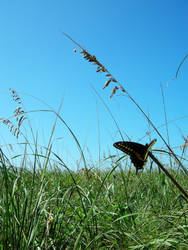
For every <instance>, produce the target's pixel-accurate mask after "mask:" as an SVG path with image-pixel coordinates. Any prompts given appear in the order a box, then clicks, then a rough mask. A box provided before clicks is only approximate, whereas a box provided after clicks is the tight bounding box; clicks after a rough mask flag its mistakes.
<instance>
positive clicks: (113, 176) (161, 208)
mask: <svg viewBox="0 0 188 250" xmlns="http://www.w3.org/2000/svg"><path fill="white" fill-rule="evenodd" d="M66 36H67V37H68V38H69V39H71V38H70V37H69V36H68V35H66ZM71 40H72V39H71ZM72 41H73V42H74V43H76V42H75V41H74V40H72ZM76 45H77V46H78V47H79V48H80V49H81V54H82V55H83V56H84V58H85V59H86V60H87V61H89V62H92V63H93V64H95V65H97V72H101V73H105V76H106V77H107V81H106V83H105V86H104V88H106V87H108V85H109V84H112V83H113V84H115V87H114V88H113V91H112V94H111V98H112V97H113V96H114V95H115V94H116V92H117V91H122V92H123V93H124V94H126V96H128V97H129V99H130V100H131V101H132V102H134V104H135V105H136V106H137V108H138V109H139V110H140V111H141V112H142V114H143V115H144V116H145V118H146V120H147V122H148V123H149V124H150V125H151V126H152V128H153V129H154V131H155V132H156V133H157V134H158V135H159V137H160V138H161V139H162V140H163V142H164V143H165V145H166V147H167V150H165V151H164V150H163V151H160V150H158V152H161V153H164V152H165V153H167V154H169V156H171V157H173V158H174V160H172V159H173V158H171V162H170V163H172V162H173V163H174V162H176V165H175V166H174V167H173V168H172V167H168V171H167V170H166V168H164V166H163V165H162V164H161V163H160V162H159V161H158V160H157V159H156V158H155V157H154V156H153V154H152V153H151V152H149V153H148V155H149V156H150V158H151V159H152V160H153V161H154V162H155V163H156V164H157V166H158V167H159V168H158V169H156V168H155V169H152V162H150V164H151V165H150V168H149V166H147V168H146V170H145V171H144V172H141V173H138V174H137V175H136V173H135V171H134V170H132V168H131V169H130V165H129V162H128V161H127V160H125V159H124V157H121V158H120V157H119V156H112V155H109V158H108V159H111V164H110V167H109V168H108V169H102V170H101V169H98V168H97V167H96V166H92V167H88V164H87V161H86V159H85V156H84V153H83V150H82V148H81V146H80V143H79V141H78V140H77V138H76V136H75V135H74V132H73V131H72V130H71V128H70V127H69V126H68V124H67V123H66V122H65V121H64V120H63V119H62V117H61V116H60V109H61V105H60V108H59V111H58V112H55V111H54V110H51V109H48V110H38V111H30V112H51V113H53V114H55V117H56V119H55V122H54V126H53V128H52V131H51V135H50V138H49V142H48V144H47V146H46V148H44V147H43V151H41V147H40V146H39V145H38V142H37V139H36V138H34V136H33V141H34V146H33V145H32V144H31V143H29V141H28V139H27V137H26V136H24V134H23V133H22V125H23V123H24V124H25V122H26V121H28V122H29V120H28V118H27V112H25V111H24V109H23V105H22V101H21V99H20V98H19V96H18V94H17V93H16V91H15V90H12V89H10V92H11V95H12V98H13V101H14V102H15V103H16V104H17V105H18V107H17V108H16V109H15V111H14V113H13V116H12V117H10V118H7V119H3V118H1V119H0V121H1V122H2V123H3V124H5V125H6V126H7V127H8V129H9V130H10V132H11V133H12V134H13V135H14V136H15V137H16V138H18V137H19V136H23V137H24V138H25V141H26V144H25V145H26V146H25V150H24V152H23V155H22V158H23V159H22V161H20V162H21V163H20V166H19V167H18V166H14V165H13V164H12V163H11V161H9V159H8V158H7V157H6V155H5V154H4V153H3V151H2V150H1V149H0V185H1V189H0V249H13V250H17V249H21V250H22V249H23V250H24V249H50V250H51V249H76V250H77V249H139V250H140V249H144V250H146V249H188V202H187V199H186V197H187V195H188V194H187V192H186V190H188V181H187V169H186V168H185V167H184V166H183V165H182V162H181V159H183V158H186V156H185V148H186V147H187V139H186V138H185V148H183V151H182V155H181V157H178V156H177V155H176V154H175V153H174V152H173V150H172V149H171V148H170V146H169V145H168V143H167V142H166V141H165V140H164V138H163V137H162V135H161V134H160V133H159V131H158V130H157V128H156V127H155V125H154V124H153V123H152V121H151V120H150V119H149V117H148V116H147V115H146V114H145V112H144V111H143V110H142V108H141V107H140V106H138V104H137V103H136V101H135V100H134V99H133V98H132V97H131V95H130V94H129V93H128V92H127V91H126V90H125V89H124V88H123V86H122V85H121V84H119V83H118V81H117V80H116V79H115V78H114V77H113V76H112V75H111V74H110V72H109V71H108V70H107V69H106V68H105V67H104V66H103V65H102V64H101V63H100V62H99V61H98V60H97V59H96V57H95V56H92V55H90V54H89V53H88V52H87V51H86V50H84V49H83V48H82V47H81V46H80V45H79V44H78V43H76ZM186 58H187V56H185V58H184V59H183V61H182V62H181V64H180V66H179V67H178V70H177V73H176V78H177V76H178V72H179V70H180V67H181V66H182V64H183V62H184V61H185V59H186ZM100 99H101V97H100ZM102 101H103V100H102ZM103 103H104V102H103ZM104 106H105V107H106V108H107V110H108V112H109V113H110V115H111V117H112V119H113V120H114V122H115V124H116V126H117V129H118V131H119V134H120V137H121V138H122V140H123V141H124V139H123V136H122V133H121V131H120V130H119V127H118V124H117V123H116V121H115V119H114V116H113V114H112V113H111V111H110V109H109V108H108V107H107V106H106V104H105V103H104ZM57 119H58V120H59V121H60V122H61V123H62V124H63V125H64V126H65V127H66V128H67V130H68V131H69V133H70V134H71V136H72V137H73V139H74V141H75V143H76V145H77V147H78V149H79V151H80V156H81V160H82V162H83V164H84V168H83V169H82V170H80V171H76V172H74V171H72V170H71V169H70V168H69V166H67V165H66V164H65V163H64V162H63V159H62V158H61V157H60V156H58V155H57V154H55V153H54V152H53V151H52V137H53V133H54V130H55V127H56V122H57ZM166 126H167V123H166ZM30 128H31V127H30ZM31 132H32V135H33V134H34V132H33V131H32V128H31ZM27 147H29V148H30V151H31V153H32V156H33V161H32V162H31V163H30V167H28V165H27V163H28V162H29V161H30V160H29V159H28V158H29V155H28V154H27ZM143 147H144V146H143ZM39 152H40V154H39ZM41 152H42V153H41ZM44 152H45V153H44ZM169 166H172V165H171V164H169ZM161 169H162V170H163V172H162V171H161ZM170 176H171V177H170ZM176 183H177V185H176ZM174 184H175V185H174ZM178 186H179V188H177V187H178ZM182 194H183V195H182Z"/></svg>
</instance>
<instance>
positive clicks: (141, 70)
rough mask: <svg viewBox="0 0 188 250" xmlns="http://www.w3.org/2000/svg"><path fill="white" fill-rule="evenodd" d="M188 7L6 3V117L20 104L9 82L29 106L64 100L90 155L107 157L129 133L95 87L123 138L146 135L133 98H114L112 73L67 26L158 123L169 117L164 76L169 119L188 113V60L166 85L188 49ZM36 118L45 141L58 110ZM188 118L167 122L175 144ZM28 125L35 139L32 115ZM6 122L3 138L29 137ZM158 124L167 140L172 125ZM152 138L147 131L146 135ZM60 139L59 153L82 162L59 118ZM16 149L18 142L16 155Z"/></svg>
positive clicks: (125, 1)
mask: <svg viewBox="0 0 188 250" xmlns="http://www.w3.org/2000/svg"><path fill="white" fill-rule="evenodd" d="M187 11H188V1H186V0H173V1H171V0H165V1H162V0H158V1H154V0H153V1H152V0H142V1H140V0H116V1H113V0H110V1H105V0H103V1H101V0H100V1H99V0H95V1H88V0H82V1H81V0H77V1H73V0H69V1H63V0H62V1H60V0H55V1H49V0H40V1H39V0H32V1H23V0H19V1H18V0H15V1H1V7H0V37H1V39H0V84H1V90H0V104H1V112H0V117H4V118H7V117H10V116H11V115H12V112H13V110H14V109H15V107H16V105H15V104H14V103H13V102H12V100H11V97H10V94H9V88H12V89H15V90H16V91H17V92H18V94H19V96H20V97H21V99H22V101H23V104H24V108H25V111H30V110H34V109H48V108H49V107H47V106H45V105H44V104H43V103H42V102H40V101H39V100H37V99H36V98H40V99H41V100H43V101H44V102H46V103H47V104H48V105H50V106H52V107H53V108H54V109H55V110H57V109H58V107H59V105H60V102H61V100H62V98H63V106H62V110H61V116H62V117H63V119H64V120H65V121H66V122H67V124H68V125H69V126H70V128H71V129H72V130H73V132H74V133H75V135H76V136H77V138H78V140H79V142H80V144H81V146H82V147H83V148H84V152H85V153H86V158H87V159H91V160H93V161H97V160H98V154H99V144H100V150H101V151H100V152H101V158H103V153H104V152H105V155H106V156H108V155H109V154H110V153H111V154H112V153H114V152H116V151H115V149H114V148H113V146H112V144H113V143H114V142H115V141H118V140H120V139H121V138H120V135H119V134H118V133H117V128H116V126H115V124H114V122H113V121H112V119H111V117H110V115H109V113H108V112H107V110H106V109H105V107H104V105H103V104H102V103H101V101H100V99H99V97H97V96H96V94H95V92H94V91H93V89H92V87H91V86H94V88H95V89H96V91H97V92H98V93H99V95H100V96H101V97H102V98H103V100H104V101H105V102H106V104H107V105H108V107H109V109H110V110H111V112H112V113H113V115H114V116H115V118H116V121H117V122H118V124H119V126H120V129H121V131H122V133H123V134H124V136H125V133H126V134H128V135H129V137H130V138H131V139H132V140H133V141H138V140H139V139H140V138H142V137H143V136H144V135H145V134H146V132H147V131H148V123H147V121H146V120H145V118H144V117H143V116H142V115H141V114H140V112H139V111H138V110H137V108H136V107H135V105H134V104H133V103H132V102H131V101H130V100H129V99H128V98H127V97H123V96H122V95H121V96H119V95H116V96H114V97H113V98H112V99H110V98H109V96H110V94H111V91H112V86H109V87H108V88H107V89H105V90H103V89H102V87H103V85H104V83H105V81H106V79H105V77H104V75H102V74H99V73H96V72H95V70H96V68H95V67H94V66H92V65H91V64H89V63H88V62H86V61H85V60H84V59H83V58H82V57H81V55H80V54H79V53H74V52H73V49H74V48H75V47H76V46H75V45H74V44H73V43H72V42H71V41H70V40H68V39H67V38H66V37H65V36H63V35H62V32H65V33H68V34H69V35H70V36H71V37H72V38H73V39H74V40H76V41H77V42H78V43H80V44H81V45H82V46H83V47H84V48H86V49H87V50H88V51H89V52H90V53H91V54H95V55H96V56H97V58H98V59H99V60H100V61H101V62H102V63H103V64H104V65H105V67H106V68H107V69H108V70H109V71H110V72H111V73H112V75H113V76H114V77H115V78H116V79H118V80H119V81H120V82H121V84H122V85H123V86H124V88H125V89H126V90H127V91H128V92H129V93H130V94H131V95H132V97H133V98H134V99H135V100H136V102H138V104H139V105H140V106H141V107H142V108H143V110H144V111H145V112H146V113H148V114H149V115H150V118H151V120H152V121H153V122H154V124H155V125H156V127H158V126H160V125H161V124H164V111H163V104H162V95H161V89H160V84H162V85H163V87H164V95H165V103H166V112H167V119H168V121H170V120H174V119H177V118H179V117H182V116H188V110H187V102H188V84H187V83H188V82H187V80H188V60H186V61H185V63H184V64H183V66H182V68H181V69H180V72H179V75H178V79H177V80H176V81H171V82H170V83H169V84H168V87H166V84H167V82H168V80H170V79H172V78H173V77H174V76H175V73H176V71H177V68H178V65H179V63H180V62H181V60H182V59H183V57H184V56H185V55H186V54H187V53H188V31H187V24H188V15H187ZM119 94H120V93H119ZM32 96H33V97H32ZM34 97H35V98H34ZM29 119H30V122H31V125H32V128H33V130H34V133H35V134H36V133H37V132H38V134H39V136H38V137H39V139H38V140H39V141H38V143H39V144H41V145H44V146H47V143H48V139H49V136H50V133H51V129H52V126H53V122H54V119H55V116H54V115H52V114H48V113H41V112H39V113H32V114H29ZM187 123H188V118H184V119H180V120H177V121H175V122H173V123H170V124H169V135H170V143H171V146H172V147H175V146H179V145H181V144H182V143H183V139H182V137H181V136H182V135H183V136H187V135H188V131H187ZM24 126H25V129H26V131H25V132H24V131H23V132H24V133H26V134H27V135H28V139H29V140H30V142H32V139H31V137H30V132H29V128H28V125H27V122H24ZM98 128H100V129H98ZM0 129H1V137H0V144H1V146H4V147H3V148H4V149H5V144H15V143H17V142H24V139H23V137H20V138H19V140H18V141H17V140H16V139H15V138H14V137H13V136H12V135H11V134H10V133H9V131H8V129H7V127H6V126H5V125H3V124H1V127H0ZM99 131H100V132H99ZM159 131H160V132H161V133H162V134H163V136H164V138H166V130H165V127H162V128H160V130H159ZM99 135H100V136H99ZM60 137H61V139H59V140H57V138H60ZM99 138H100V140H99ZM151 138H157V139H158V142H157V144H156V146H155V147H156V148H157V147H159V148H161V147H162V146H163V143H162V141H161V140H160V139H159V138H158V136H157V135H156V134H155V133H152V135H151ZM126 139H127V138H126V136H125V140H126ZM148 141H149V138H148V137H145V138H144V139H143V140H142V141H141V142H142V143H146V142H148ZM53 142H54V144H53V145H54V151H55V152H57V153H58V154H59V155H60V156H61V157H62V158H63V159H64V160H65V162H66V163H67V164H69V162H71V164H73V165H71V166H73V167H75V165H74V163H72V162H75V161H77V160H79V153H78V150H77V148H76V146H75V143H74V140H73V139H72V137H71V135H70V133H69V132H68V130H67V129H66V128H65V127H64V125H63V124H61V123H60V122H58V124H57V128H56V131H55V134H54V139H53ZM17 150H18V149H16V147H15V151H14V152H10V153H11V155H15V154H16V153H17V152H18V151H17ZM69 166H70V165H69Z"/></svg>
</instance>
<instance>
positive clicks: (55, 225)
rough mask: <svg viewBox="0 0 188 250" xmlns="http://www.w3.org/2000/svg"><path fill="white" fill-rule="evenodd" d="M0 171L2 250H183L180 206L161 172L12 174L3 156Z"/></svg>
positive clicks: (185, 210) (186, 241)
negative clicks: (136, 173)
mask: <svg viewBox="0 0 188 250" xmlns="http://www.w3.org/2000/svg"><path fill="white" fill-rule="evenodd" d="M1 165H2V168H1V174H0V184H1V189H0V192H1V194H0V244H1V248H2V249H187V247H188V226H187V220H188V218H187V216H188V207H187V203H186V202H185V201H184V199H182V197H181V196H180V195H179V192H178V190H177V189H176V187H175V186H173V184H172V182H171V181H170V180H168V178H167V177H166V176H165V175H164V174H163V173H159V172H158V171H153V172H149V171H146V172H144V173H140V174H138V175H135V172H133V171H123V170H122V169H121V168H120V169H119V168H116V169H115V168H111V169H109V170H103V171H99V170H97V169H96V170H93V171H89V172H88V171H85V172H84V171H81V172H72V171H60V170H57V169H56V168H55V167H54V169H52V170H49V171H47V170H46V171H45V172H43V171H39V170H28V169H25V168H21V169H19V170H18V169H16V168H14V167H13V166H11V165H10V163H8V162H6V161H5V159H4V158H3V156H2V157H1ZM171 174H172V175H175V176H176V179H177V180H178V181H179V183H180V184H181V185H182V186H184V188H185V189H188V183H187V180H186V178H187V177H186V176H185V175H184V174H183V173H181V172H178V171H171Z"/></svg>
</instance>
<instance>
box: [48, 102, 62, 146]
mask: <svg viewBox="0 0 188 250" xmlns="http://www.w3.org/2000/svg"><path fill="white" fill-rule="evenodd" d="M62 105H63V98H62V99H61V102H60V105H59V108H58V111H57V114H58V115H59V114H60V111H61V108H62ZM57 120H58V116H56V118H55V121H54V124H53V127H52V131H51V134H50V138H49V142H48V147H49V146H50V144H51V141H52V137H53V134H54V132H55V127H56V123H57Z"/></svg>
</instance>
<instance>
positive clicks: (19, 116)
mask: <svg viewBox="0 0 188 250" xmlns="http://www.w3.org/2000/svg"><path fill="white" fill-rule="evenodd" d="M9 91H10V93H11V95H12V98H13V101H14V102H15V103H17V104H18V105H19V106H18V107H17V108H16V109H15V110H14V112H13V118H15V120H16V121H15V122H12V121H10V119H5V118H0V121H1V122H2V123H3V124H5V125H6V126H7V127H8V129H9V131H10V132H11V134H12V135H14V136H16V138H17V139H18V137H19V135H20V133H21V130H20V127H21V125H22V123H23V121H24V120H25V119H26V117H25V112H24V110H23V107H22V101H21V99H20V97H19V96H18V94H17V93H16V91H15V90H13V89H11V88H10V89H9Z"/></svg>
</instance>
